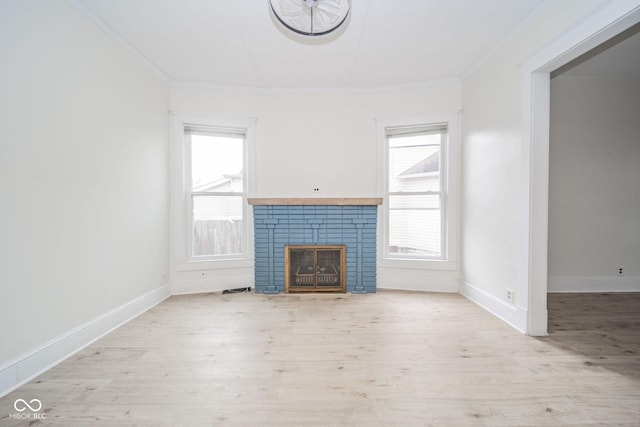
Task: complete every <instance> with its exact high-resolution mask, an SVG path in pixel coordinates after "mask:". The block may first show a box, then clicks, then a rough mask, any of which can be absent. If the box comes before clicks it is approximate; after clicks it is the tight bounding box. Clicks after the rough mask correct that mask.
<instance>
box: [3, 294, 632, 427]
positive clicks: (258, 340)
mask: <svg viewBox="0 0 640 427" xmlns="http://www.w3.org/2000/svg"><path fill="white" fill-rule="evenodd" d="M639 306H640V294H617V295H602V294H590V295H584V294H579V295H566V294H558V295H550V296H549V309H550V319H549V320H550V321H549V325H550V335H549V336H548V337H545V338H533V337H528V336H525V335H523V334H521V333H520V332H518V331H516V330H514V329H512V328H511V327H510V326H508V325H507V324H505V323H504V322H502V321H501V320H499V319H497V318H495V317H494V316H492V315H491V314H489V313H487V312H486V311H484V310H483V309H481V308H480V307H478V306H476V305H475V304H473V303H471V302H470V301H468V300H466V299H465V298H464V297H462V296H460V295H457V294H433V293H412V292H395V291H381V292H379V293H378V294H374V295H349V294H346V295H345V294H331V295H320V294H310V295H276V296H266V295H253V294H249V293H243V294H225V295H222V294H202V295H190V296H174V297H171V298H169V299H168V300H166V301H165V302H163V303H162V304H160V305H158V306H156V307H155V308H153V309H152V310H150V311H148V312H147V313H145V314H143V315H142V316H140V317H138V318H136V319H134V320H133V321H131V322H129V323H127V324H126V325H124V326H122V327H121V328H119V329H117V330H116V331H114V332H112V333H111V334H109V335H107V336H106V337H104V338H103V339H101V340H99V341H97V342H96V343H94V344H93V345H91V346H90V347H88V348H86V349H85V350H83V351H81V352H79V353H77V354H76V355H74V356H72V357H71V358H69V359H68V360H66V361H64V362H63V363H61V364H59V365H58V366H56V367H54V368H53V369H51V370H49V371H48V372H46V373H45V374H43V375H41V376H40V377H38V378H36V379H35V380H33V381H31V382H30V383H28V384H26V385H24V386H23V387H21V388H19V389H18V390H16V391H14V392H12V393H10V394H9V395H7V396H5V397H4V398H2V399H0V425H2V426H5V425H7V426H13V425H21V423H22V424H24V425H27V424H29V422H30V421H22V422H21V421H17V420H15V419H9V414H10V413H14V412H15V410H14V408H13V405H14V402H15V401H16V400H17V399H25V400H27V401H28V400H29V399H33V398H37V399H39V400H40V401H41V402H42V405H43V408H42V410H41V411H40V412H41V413H42V414H46V419H45V420H44V421H43V422H42V423H43V424H46V425H61V426H62V425H64V426H74V425H92V426H95V425H118V426H122V425H134V424H135V425H225V424H227V425H252V426H253V425H255V426H257V425H260V426H268V425H292V426H293V425H296V426H297V425H322V426H326V425H356V426H359V425H362V426H374V425H385V426H387V425H403V426H407V425H420V426H423V425H435V426H440V425H445V426H448V425H450V426H463V425H464V426H466V425H473V426H476V425H478V426H482V425H486V426H515V425H518V426H523V425H531V426H542V425H554V426H563V425H581V426H584V425H608V426H610V425H628V426H637V425H640V314H639V313H640V311H639V310H638V307H639Z"/></svg>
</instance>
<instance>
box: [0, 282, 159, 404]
mask: <svg viewBox="0 0 640 427" xmlns="http://www.w3.org/2000/svg"><path fill="white" fill-rule="evenodd" d="M169 296H171V287H170V285H169V284H165V285H162V286H160V287H158V288H156V289H154V290H152V291H150V292H147V293H146V294H144V295H141V296H139V297H138V298H136V299H134V300H132V301H129V302H127V303H125V304H123V305H121V306H120V307H117V308H115V309H113V310H111V311H109V312H107V313H104V314H103V315H101V316H99V317H96V318H95V319H93V320H90V321H88V322H86V323H84V324H82V325H80V326H78V327H76V328H74V329H72V330H70V331H68V332H66V333H64V334H62V335H60V336H58V337H56V338H54V339H52V340H50V341H48V342H46V343H44V344H42V345H40V346H38V347H36V348H35V349H33V350H31V351H30V352H28V353H25V354H23V355H22V356H19V357H17V358H16V359H14V360H12V361H9V362H8V363H5V364H3V365H0V397H2V396H5V395H6V394H8V393H10V392H11V391H13V390H15V389H16V388H18V387H20V386H21V385H23V384H25V383H27V382H28V381H31V380H32V379H33V378H35V377H36V376H38V375H40V374H42V373H43V372H44V371H46V370H48V369H50V368H52V367H53V366H55V365H57V364H58V363H60V362H62V361H63V360H65V359H66V358H68V357H69V356H71V355H73V354H75V353H77V352H78V351H80V350H82V349H83V348H85V347H87V346H88V345H90V344H92V343H93V342H95V341H97V340H98V339H100V338H102V337H103V336H105V335H106V334H108V333H109V332H111V331H113V330H114V329H116V328H118V327H119V326H121V325H123V324H124V323H126V322H128V321H130V320H131V319H133V318H135V317H137V316H139V315H140V314H142V313H144V312H145V311H147V310H149V309H150V308H152V307H154V306H155V305H157V304H159V303H160V302H162V301H164V300H165V299H166V298H168V297H169Z"/></svg>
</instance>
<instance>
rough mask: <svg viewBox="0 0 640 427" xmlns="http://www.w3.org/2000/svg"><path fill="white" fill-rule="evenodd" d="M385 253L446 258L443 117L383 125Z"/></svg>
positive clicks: (390, 256)
mask: <svg viewBox="0 0 640 427" xmlns="http://www.w3.org/2000/svg"><path fill="white" fill-rule="evenodd" d="M384 140H385V156H384V158H385V159H386V165H385V168H386V173H385V176H386V183H385V188H386V197H385V204H384V207H385V212H384V230H385V235H384V242H385V243H384V246H385V247H384V253H383V256H384V257H385V258H387V259H415V260H446V259H447V258H448V257H447V240H446V237H447V215H446V209H447V194H446V191H445V189H446V188H447V186H446V183H447V179H446V178H447V146H448V125H447V123H434V124H420V125H410V126H386V127H384Z"/></svg>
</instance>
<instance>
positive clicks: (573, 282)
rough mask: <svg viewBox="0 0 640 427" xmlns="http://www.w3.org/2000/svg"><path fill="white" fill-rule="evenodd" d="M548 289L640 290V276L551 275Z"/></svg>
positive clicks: (564, 290)
mask: <svg viewBox="0 0 640 427" xmlns="http://www.w3.org/2000/svg"><path fill="white" fill-rule="evenodd" d="M547 290H548V292H552V293H561V292H640V277H637V276H636V277H627V276H613V277H611V276H610V277H564V276H555V277H549V279H548V281H547Z"/></svg>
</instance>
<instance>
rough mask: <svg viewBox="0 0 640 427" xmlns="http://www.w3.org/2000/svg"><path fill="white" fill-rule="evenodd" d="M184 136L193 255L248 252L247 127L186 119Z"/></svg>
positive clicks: (237, 255)
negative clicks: (202, 123)
mask: <svg viewBox="0 0 640 427" xmlns="http://www.w3.org/2000/svg"><path fill="white" fill-rule="evenodd" d="M184 136H185V148H186V162H185V163H186V164H185V175H186V176H185V184H186V189H187V199H188V200H187V204H188V210H189V221H188V222H189V224H188V227H189V234H188V236H189V237H188V244H189V255H190V258H192V259H207V258H210V259H215V258H233V257H239V256H243V255H245V254H246V248H245V247H244V246H245V241H246V239H245V233H246V228H247V227H246V218H247V215H246V195H247V182H246V176H245V168H246V158H247V156H246V150H247V143H246V140H247V132H246V129H242V128H233V127H214V126H201V125H187V124H185V125H184Z"/></svg>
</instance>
